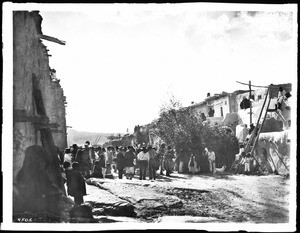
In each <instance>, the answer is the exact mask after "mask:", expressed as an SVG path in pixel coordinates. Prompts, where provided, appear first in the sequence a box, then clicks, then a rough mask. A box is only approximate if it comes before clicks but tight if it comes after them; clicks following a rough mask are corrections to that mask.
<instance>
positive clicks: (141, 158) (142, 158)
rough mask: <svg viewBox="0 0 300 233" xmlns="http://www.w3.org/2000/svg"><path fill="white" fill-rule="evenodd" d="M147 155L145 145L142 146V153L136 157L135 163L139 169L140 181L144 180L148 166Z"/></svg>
mask: <svg viewBox="0 0 300 233" xmlns="http://www.w3.org/2000/svg"><path fill="white" fill-rule="evenodd" d="M148 160H149V154H148V152H147V148H146V145H143V146H142V151H141V152H140V153H138V155H137V161H138V164H139V169H140V180H146V172H147V166H148Z"/></svg>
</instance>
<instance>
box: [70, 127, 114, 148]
mask: <svg viewBox="0 0 300 233" xmlns="http://www.w3.org/2000/svg"><path fill="white" fill-rule="evenodd" d="M111 135H112V133H92V132H85V131H77V130H74V129H69V128H68V136H67V137H68V146H72V145H73V144H77V145H78V146H83V145H84V143H85V142H86V141H90V142H91V144H92V145H93V144H94V143H97V145H103V144H104V143H105V142H107V141H109V140H108V139H107V137H108V136H111ZM97 141H98V142H97Z"/></svg>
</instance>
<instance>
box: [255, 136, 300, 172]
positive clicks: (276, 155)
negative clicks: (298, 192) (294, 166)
mask: <svg viewBox="0 0 300 233" xmlns="http://www.w3.org/2000/svg"><path fill="white" fill-rule="evenodd" d="M289 136H290V135H289V130H285V131H281V132H269V133H261V134H260V135H259V140H258V146H257V152H258V156H259V159H260V161H261V162H264V163H265V165H267V168H268V170H269V172H271V173H272V172H274V171H275V170H277V171H278V172H279V174H288V173H289V167H290V144H291V142H290V138H289ZM294 143H295V142H294Z"/></svg>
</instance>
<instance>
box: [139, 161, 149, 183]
mask: <svg viewBox="0 0 300 233" xmlns="http://www.w3.org/2000/svg"><path fill="white" fill-rule="evenodd" d="M147 166H148V161H147V160H139V167H140V180H145V179H146V171H147Z"/></svg>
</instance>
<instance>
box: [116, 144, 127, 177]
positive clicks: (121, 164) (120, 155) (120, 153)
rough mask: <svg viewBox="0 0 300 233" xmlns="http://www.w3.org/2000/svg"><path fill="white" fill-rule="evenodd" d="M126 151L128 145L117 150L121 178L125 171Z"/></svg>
mask: <svg viewBox="0 0 300 233" xmlns="http://www.w3.org/2000/svg"><path fill="white" fill-rule="evenodd" d="M125 152H126V147H123V148H120V149H119V150H118V151H117V160H116V162H117V170H118V175H119V179H122V178H123V172H124V165H125V164H124V163H125V159H124V153H125Z"/></svg>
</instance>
